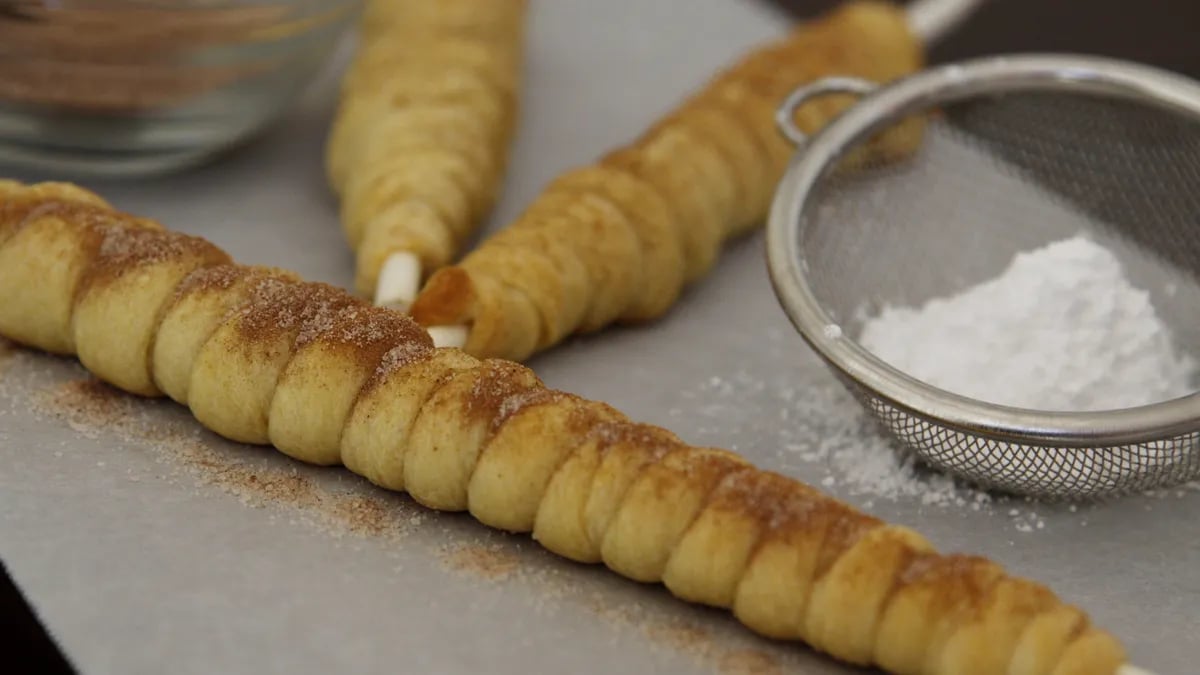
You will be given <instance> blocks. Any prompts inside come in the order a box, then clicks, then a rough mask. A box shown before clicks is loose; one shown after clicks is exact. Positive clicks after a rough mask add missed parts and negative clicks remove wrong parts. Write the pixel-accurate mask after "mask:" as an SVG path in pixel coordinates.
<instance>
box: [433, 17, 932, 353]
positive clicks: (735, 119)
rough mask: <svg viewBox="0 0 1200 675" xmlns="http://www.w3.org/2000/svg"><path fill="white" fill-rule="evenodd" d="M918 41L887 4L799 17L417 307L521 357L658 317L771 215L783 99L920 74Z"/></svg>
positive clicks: (541, 201)
mask: <svg viewBox="0 0 1200 675" xmlns="http://www.w3.org/2000/svg"><path fill="white" fill-rule="evenodd" d="M921 52H922V50H921V47H920V44H919V42H918V40H917V38H916V37H915V36H914V35H912V34H911V33H910V31H909V29H908V25H907V22H906V20H905V16H904V13H903V12H902V11H901V10H900V9H899V8H897V7H895V6H892V5H891V4H890V3H882V2H876V1H874V0H856V1H854V2H850V3H848V4H847V5H846V6H844V7H842V8H840V9H838V10H836V11H834V12H833V13H831V14H830V15H828V16H826V17H823V18H821V19H819V20H816V21H813V22H811V23H808V24H804V25H801V26H800V27H798V28H797V29H795V31H794V32H793V33H792V34H790V35H789V36H787V37H786V38H785V39H782V40H781V41H778V42H775V43H772V44H768V45H766V46H763V47H762V48H759V49H757V50H755V51H752V52H750V53H749V54H747V55H745V56H744V57H743V58H741V59H740V60H739V61H737V62H736V63H734V64H733V65H731V66H730V67H728V68H727V69H725V70H723V71H721V72H720V73H718V74H716V75H715V76H714V77H713V78H712V79H711V80H710V81H709V82H708V83H707V84H706V85H705V86H704V87H703V88H701V89H700V90H699V91H697V92H695V93H694V94H693V95H691V96H690V97H688V98H687V99H686V100H685V101H683V102H682V103H681V104H680V105H678V106H677V107H676V108H675V109H674V110H671V111H670V112H668V113H667V114H666V115H665V116H664V117H663V118H662V119H660V120H658V121H657V122H656V123H655V124H654V125H653V126H652V127H650V128H649V129H648V130H647V131H646V132H645V133H644V134H642V135H641V137H639V138H637V139H636V140H634V141H633V142H632V143H630V144H628V145H626V146H624V147H621V148H617V149H615V150H613V151H612V152H610V153H608V154H606V155H605V156H603V157H602V158H600V159H599V160H597V161H595V162H594V163H592V164H590V165H587V166H582V167H578V168H575V169H572V170H569V171H567V172H565V173H564V174H562V175H560V176H559V177H558V178H556V179H555V180H553V181H551V182H550V183H549V184H548V185H547V186H546V187H545V189H544V190H543V192H542V193H541V195H539V196H538V197H537V198H535V200H534V201H533V202H532V203H531V204H530V205H529V207H528V208H527V209H526V210H525V211H524V212H523V213H522V214H521V215H519V216H518V217H517V219H516V220H515V221H514V222H512V223H511V224H509V225H508V226H507V227H506V228H505V229H503V230H501V231H499V232H498V233H496V234H495V235H493V236H492V237H490V238H489V239H487V240H485V241H484V242H483V243H482V244H481V245H480V246H479V247H478V248H476V249H475V250H473V251H472V252H470V253H469V254H468V255H467V256H465V257H464V259H463V260H461V261H460V262H459V263H458V264H456V265H454V266H450V267H445V268H443V269H441V270H439V271H438V272H436V273H434V275H433V276H432V277H430V279H429V280H428V282H427V283H426V284H425V286H424V288H423V289H422V291H421V293H420V294H419V295H418V297H417V299H416V301H415V303H414V304H413V307H412V315H413V317H414V318H415V319H416V320H417V321H418V322H419V323H421V324H422V325H425V326H441V325H463V326H467V327H469V333H468V336H467V340H466V344H465V345H464V348H465V349H466V350H467V351H468V352H470V353H471V354H473V355H476V356H480V357H501V358H508V359H512V360H516V361H522V360H525V359H526V358H528V357H529V356H531V355H532V354H534V353H536V352H538V351H541V350H544V349H547V348H549V347H551V346H552V345H555V344H557V343H559V342H560V341H562V340H563V339H564V338H566V337H567V336H569V335H572V334H578V333H588V332H592V331H597V330H600V329H602V328H604V327H606V326H608V325H610V324H613V323H631V322H645V321H649V320H653V319H655V318H658V317H660V316H662V315H663V314H665V313H666V312H667V311H668V310H669V309H670V308H671V306H673V305H674V303H675V302H676V300H677V299H678V298H679V296H680V294H681V293H682V291H683V289H684V288H685V287H686V286H687V285H689V284H691V283H693V282H695V281H697V280H699V279H700V278H701V277H703V276H705V275H706V274H707V273H708V271H709V270H710V269H711V268H712V266H713V265H714V263H715V262H716V260H717V257H718V255H719V253H720V251H721V249H722V245H723V244H724V243H725V242H726V241H727V240H729V239H730V238H733V237H736V236H738V235H741V234H743V233H746V232H748V231H750V230H751V229H753V228H755V227H756V226H758V224H759V223H761V222H762V221H763V219H764V217H765V216H766V213H767V210H768V208H769V206H770V201H771V198H772V194H773V192H774V190H775V187H776V185H777V183H778V182H779V180H780V178H781V177H782V175H783V173H784V170H785V168H786V165H787V162H788V160H789V159H790V157H791V155H792V153H793V152H794V148H793V147H792V145H791V143H790V142H789V141H788V140H787V139H786V138H784V137H783V135H782V134H780V133H779V132H778V131H777V130H776V127H775V111H776V109H777V108H778V106H779V105H781V104H782V102H783V100H784V99H785V98H786V97H787V96H788V95H789V94H790V93H791V92H792V91H793V90H794V89H795V88H797V87H798V86H800V85H802V84H805V83H808V82H811V81H813V80H816V79H818V78H820V77H822V76H827V75H840V76H856V77H861V78H865V79H868V80H872V81H886V80H891V79H894V78H897V77H900V76H902V75H906V74H909V73H911V72H913V71H915V70H916V69H917V68H918V67H919V65H920V64H921V60H922V53H921ZM850 103H851V100H848V99H847V97H846V96H827V97H821V98H818V99H814V100H813V101H811V102H810V103H808V104H806V105H804V106H802V107H800V109H799V110H798V111H797V117H796V123H797V124H798V126H799V127H800V128H801V129H803V130H804V131H806V132H809V133H811V132H813V131H816V130H817V129H819V128H820V127H821V126H822V125H823V124H824V123H825V122H826V121H828V120H830V119H831V118H833V117H834V116H835V115H837V114H838V113H839V112H840V111H841V110H843V109H844V108H845V107H846V106H847V105H849V104H850ZM918 129H919V127H917V126H914V125H912V124H908V125H901V126H899V127H897V129H896V130H894V131H892V132H889V133H886V134H884V135H883V136H882V137H880V138H879V139H876V140H875V142H873V143H871V144H868V145H867V146H865V150H864V151H863V152H859V153H858V155H859V156H860V157H859V160H862V159H866V158H868V157H872V156H873V157H889V156H891V155H894V154H897V153H902V152H905V151H907V150H908V149H911V148H912V147H914V146H915V142H916V138H917V137H918V136H919V134H914V133H913V132H914V130H918ZM851 159H852V160H853V159H854V158H851Z"/></svg>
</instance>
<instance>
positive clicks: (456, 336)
mask: <svg viewBox="0 0 1200 675" xmlns="http://www.w3.org/2000/svg"><path fill="white" fill-rule="evenodd" d="M427 330H428V331H429V337H431V338H433V346H434V347H458V348H459V349H461V348H462V347H463V345H465V344H467V327H466V326H430V327H429V328H428V329H427Z"/></svg>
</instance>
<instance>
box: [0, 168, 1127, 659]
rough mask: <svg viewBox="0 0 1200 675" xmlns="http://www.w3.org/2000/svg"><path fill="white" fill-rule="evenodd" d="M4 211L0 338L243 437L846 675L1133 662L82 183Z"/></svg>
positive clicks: (836, 513)
mask: <svg viewBox="0 0 1200 675" xmlns="http://www.w3.org/2000/svg"><path fill="white" fill-rule="evenodd" d="M0 214H4V217H5V219H4V220H2V221H0V335H3V336H4V337H7V338H9V339H12V340H15V341H17V342H20V343H22V344H25V345H28V346H30V347H35V348H40V349H44V350H47V351H53V352H58V353H66V354H70V353H74V354H77V355H78V356H79V358H80V360H81V361H82V362H83V364H84V365H85V366H86V367H87V368H88V369H89V370H90V371H91V372H92V373H93V374H95V375H96V376H97V377H98V378H100V379H103V380H104V381H107V382H109V383H111V384H113V385H115V386H117V387H120V388H122V389H125V390H127V391H129V392H132V393H135V394H140V395H144V396H157V395H166V396H169V397H171V398H173V399H175V400H176V401H178V402H179V403H181V404H184V405H187V406H188V407H189V408H190V409H191V411H192V413H193V414H194V415H195V417H196V418H197V419H198V420H199V421H200V422H201V423H202V424H204V425H205V426H206V427H208V428H209V429H211V430H213V431H214V432H216V433H218V434H221V435H223V436H226V437H228V438H231V439H235V440H239V441H244V442H247V443H261V444H267V443H270V444H272V445H274V446H275V447H277V448H278V449H279V450H280V451H282V452H284V453H286V454H287V455H289V456H291V457H294V458H296V459H299V460H301V461H305V462H310V463H314V464H321V465H336V464H344V465H345V466H346V467H347V468H349V469H350V470H351V471H353V472H355V473H357V474H360V475H362V476H364V477H366V478H367V479H368V480H370V481H371V482H373V483H375V484H377V485H380V486H382V487H384V488H387V489H390V490H404V491H407V492H408V493H409V494H411V496H412V497H413V498H414V499H415V500H416V501H418V502H420V503H421V504H424V505H426V506H429V507H431V508H434V509H440V510H446V511H464V510H465V511H469V512H470V513H471V514H472V515H473V516H474V517H475V518H476V519H478V520H479V521H481V522H482V523H485V524H487V525H490V526H492V527H496V528H500V529H503V530H508V531H512V532H531V533H532V534H533V537H534V538H535V539H536V540H537V541H538V542H540V543H541V544H542V545H543V546H545V547H546V548H547V549H549V550H551V551H553V552H555V553H557V554H560V555H562V556H565V557H567V558H570V559H573V560H577V561H581V562H586V563H603V564H605V565H606V566H607V567H609V568H610V569H612V570H613V571H615V572H617V573H618V574H621V575H624V576H625V577H628V578H630V579H633V580H636V581H641V582H646V583H656V582H661V583H663V584H664V585H665V586H666V587H667V588H668V589H669V590H670V591H671V592H672V593H673V594H675V595H676V596H678V597H680V598H682V599H685V600H688V601H692V602H695V603H701V604H705V605H712V606H715V607H723V608H729V609H731V610H732V611H733V613H734V614H735V615H736V617H737V618H738V619H739V620H740V621H741V622H743V623H744V624H745V625H746V626H748V627H750V628H751V629H753V630H755V631H757V632H758V633H761V634H762V635H765V636H769V637H772V638H778V639H782V640H798V641H803V642H805V643H807V644H809V645H811V646H812V647H814V648H816V649H818V650H821V651H824V652H827V653H828V654H831V655H833V656H835V657H837V658H839V659H842V660H844V661H847V662H850V663H854V664H874V665H877V666H879V667H882V668H883V669H885V670H888V671H890V672H893V673H901V674H910V673H911V674H930V675H932V674H946V675H961V674H963V673H972V674H973V675H993V674H994V675H1047V674H1050V675H1083V674H1087V675H1092V674H1098V673H1113V672H1116V670H1117V668H1118V667H1119V666H1120V665H1121V664H1122V663H1123V661H1124V654H1123V651H1122V647H1121V646H1120V645H1119V644H1118V642H1117V641H1116V640H1115V639H1114V638H1113V637H1112V636H1111V635H1109V634H1108V633H1106V632H1104V631H1102V630H1100V629H1098V628H1096V627H1094V626H1093V625H1092V624H1091V623H1090V622H1089V619H1088V617H1087V616H1085V614H1084V613H1082V612H1081V611H1080V610H1078V609H1076V608H1074V607H1072V606H1069V605H1066V604H1064V603H1063V602H1061V601H1060V600H1059V599H1058V598H1057V597H1056V596H1055V595H1054V594H1053V593H1052V592H1051V591H1049V590H1047V589H1046V588H1044V587H1043V586H1040V585H1038V584H1036V583H1033V582H1031V581H1027V580H1024V579H1020V578H1016V577H1013V576H1009V575H1008V574H1006V573H1005V572H1004V570H1002V569H1001V568H1000V566H998V565H997V564H995V563H993V562H990V561H988V560H986V559H983V558H978V557H972V556H965V555H943V554H940V553H938V552H936V551H935V550H934V548H933V546H932V545H931V544H930V543H929V542H928V541H926V540H925V539H924V538H923V537H922V536H921V535H920V534H918V533H917V532H915V531H913V530H911V529H908V528H906V527H902V526H898V525H890V524H886V523H884V522H881V521H879V520H877V519H875V518H873V517H870V516H868V515H865V514H862V513H860V512H857V511H856V510H854V509H853V508H851V507H850V506H848V505H846V504H843V503H841V502H839V501H836V500H834V499H832V498H830V497H828V496H825V495H823V494H821V493H819V492H818V491H816V490H815V489H813V488H810V487H808V486H806V485H804V484H802V483H800V482H798V481H795V480H793V479H790V478H787V477H784V476H781V475H778V474H775V473H771V472H768V471H763V470H760V469H757V468H755V467H753V466H751V465H750V464H749V463H748V462H747V461H746V460H745V459H742V458H741V457H739V456H737V455H735V454H733V453H731V452H728V451H725V450H720V449H711V448H697V447H691V446H688V445H687V444H685V443H683V442H682V441H681V440H680V439H679V438H677V437H676V436H675V435H674V434H672V433H671V432H669V431H667V430H665V429H662V428H659V427H654V426H649V425H645V424H638V423H635V422H633V421H631V420H630V419H628V418H627V417H625V416H624V415H623V414H622V413H620V412H619V411H617V410H615V409H613V408H611V407H609V406H607V405H605V404H603V403H599V402H595V401H589V400H585V399H583V398H580V397H578V396H574V395H571V394H568V393H565V392H561V391H555V390H551V389H547V388H546V387H545V386H543V384H542V383H541V382H540V381H539V380H538V378H537V377H536V376H535V375H534V373H533V372H532V371H530V370H529V369H528V368H525V367H524V366H521V365H519V364H516V363H513V362H510V361H503V360H495V359H489V360H480V359H478V358H476V357H473V356H470V355H469V354H467V353H465V352H463V351H460V350H457V349H449V348H445V349H435V348H433V347H432V345H431V342H430V339H429V337H428V335H427V334H426V333H425V332H424V331H423V330H421V329H420V328H419V327H418V326H417V324H415V323H414V322H412V321H411V320H410V319H408V318H407V317H405V316H404V315H402V314H401V313H399V312H395V311H392V310H386V309H381V308H376V307H372V306H369V305H368V304H366V303H365V302H363V301H362V300H359V299H357V298H355V297H353V296H351V295H349V294H347V293H344V292H342V291H340V290H337V289H335V288H332V287H330V286H326V285H323V284H318V283H308V282H304V281H302V280H301V279H299V278H297V277H296V276H294V275H292V274H290V273H288V272H285V271H281V270H276V269H270V268H260V267H248V266H242V265H238V264H235V263H233V262H232V261H231V260H230V259H229V257H228V256H227V255H226V254H225V253H223V252H222V251H220V250H219V249H217V248H216V247H214V246H212V245H211V244H209V243H207V242H205V241H204V240H202V239H197V238H195V237H189V236H185V235H182V234H177V233H174V232H170V231H167V230H164V229H163V228H162V227H161V226H160V225H158V224H157V223H155V222H153V221H148V220H144V219H139V218H135V217H132V216H129V215H126V214H123V213H119V212H117V211H114V210H112V209H111V208H110V207H108V206H107V205H106V204H104V202H103V200H101V199H99V198H98V197H95V196H94V195H91V194H89V193H86V192H84V191H82V190H79V189H78V188H72V187H70V186H60V185H37V186H30V187H24V186H21V185H18V184H15V183H3V184H0Z"/></svg>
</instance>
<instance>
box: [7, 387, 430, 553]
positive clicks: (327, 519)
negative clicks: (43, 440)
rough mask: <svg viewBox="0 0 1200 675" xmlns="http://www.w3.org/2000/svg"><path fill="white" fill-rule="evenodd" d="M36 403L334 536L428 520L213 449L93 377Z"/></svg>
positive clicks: (42, 395)
mask: <svg viewBox="0 0 1200 675" xmlns="http://www.w3.org/2000/svg"><path fill="white" fill-rule="evenodd" d="M31 404H32V408H33V411H34V412H35V413H38V414H42V415H45V416H49V417H54V418H56V419H61V420H63V421H65V422H66V423H67V425H68V426H70V427H71V429H73V430H74V431H75V432H76V433H78V434H80V435H81V436H84V437H86V438H92V439H95V438H99V437H101V436H102V435H104V434H115V435H117V436H118V437H119V438H120V439H121V440H123V441H126V442H130V443H134V444H139V445H142V446H145V447H149V448H152V449H154V450H155V451H156V455H157V457H156V458H157V459H159V460H165V461H167V462H171V463H176V464H177V465H179V466H181V467H182V468H183V469H185V470H186V471H187V472H188V473H189V474H190V475H191V476H192V478H193V479H194V480H195V481H196V482H197V483H199V484H202V485H213V486H216V487H218V488H220V489H221V490H223V491H224V492H226V493H228V494H231V495H233V496H235V497H237V498H238V499H240V500H241V502H242V503H244V504H246V505H248V506H253V507H259V508H262V507H269V506H274V507H285V508H289V509H295V510H299V511H301V512H302V513H304V515H305V516H307V517H306V518H305V520H307V521H309V522H311V523H312V524H315V525H317V526H319V527H320V528H321V529H323V530H326V532H327V533H329V534H333V535H335V536H343V535H345V534H347V533H349V534H354V535H358V536H372V537H380V536H383V537H400V536H402V535H404V534H405V533H406V532H407V531H408V530H409V529H410V528H411V527H412V526H413V525H415V524H417V523H419V522H420V520H421V518H422V517H423V512H422V511H421V510H420V509H419V508H418V507H416V506H413V505H411V504H408V503H407V502H405V501H403V498H402V497H400V496H399V495H357V494H346V493H337V492H333V491H330V490H328V489H326V488H323V487H321V486H319V485H318V484H317V483H315V482H314V481H313V480H311V479H310V478H308V477H306V476H304V475H302V474H301V473H300V472H299V470H298V469H297V468H295V467H292V468H289V469H283V468H275V467H264V466H255V465H253V464H251V463H250V462H248V461H246V460H241V459H238V458H235V457H233V456H231V454H230V452H228V451H222V450H220V449H217V448H215V447H213V446H211V445H210V444H209V443H207V442H206V441H205V439H204V437H203V432H202V431H201V430H200V429H198V428H197V427H195V426H194V425H191V424H184V423H181V422H180V421H175V420H169V419H168V420H163V419H156V418H155V417H153V416H152V412H153V409H154V408H155V407H157V406H165V405H170V404H168V403H166V402H163V401H146V400H142V399H138V398H136V397H134V396H130V395H128V394H125V393H123V392H121V391H119V390H117V389H114V388H113V387H110V386H109V385H107V384H104V383H103V382H100V381H99V380H96V379H94V378H90V377H89V378H84V379H75V380H69V381H67V382H63V383H60V384H58V385H54V386H52V387H49V388H46V389H42V390H39V391H36V392H34V395H33V396H32V397H31ZM253 452H254V449H252V448H251V449H247V450H246V453H247V454H248V455H252V453H253ZM100 461H103V460H100ZM131 480H132V479H131Z"/></svg>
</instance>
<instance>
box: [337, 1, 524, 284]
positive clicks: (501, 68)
mask: <svg viewBox="0 0 1200 675" xmlns="http://www.w3.org/2000/svg"><path fill="white" fill-rule="evenodd" d="M526 4H527V3H526V0H438V1H437V2H428V1H427V0H370V1H368V2H367V3H366V7H365V10H364V14H363V18H362V21H361V27H362V30H361V36H360V43H359V49H358V52H357V53H356V55H355V57H354V59H353V62H352V63H351V65H350V68H349V70H348V71H347V72H346V74H345V76H344V78H343V81H342V90H341V95H340V102H339V107H338V110H337V112H336V114H335V118H334V122H333V127H332V129H331V132H330V136H329V139H328V140H327V145H326V170H327V174H328V179H329V182H330V184H331V186H332V187H333V189H334V191H335V192H336V193H337V194H338V195H339V197H340V199H341V221H342V225H343V228H344V230H345V234H346V237H347V240H348V242H349V244H350V246H351V247H352V248H353V249H354V250H355V252H356V258H357V273H356V278H355V286H356V288H357V290H358V291H359V293H361V294H363V295H370V294H372V293H373V292H374V291H375V289H376V283H377V281H378V278H379V274H380V270H381V268H382V267H383V265H384V263H385V261H387V260H388V258H389V257H390V256H391V255H393V254H396V253H402V252H405V253H410V254H412V255H415V256H416V257H417V258H418V259H419V261H420V263H421V266H422V268H423V269H424V270H427V271H432V270H434V269H437V268H438V267H441V266H443V265H446V264H448V263H450V262H451V261H452V260H453V259H454V258H455V257H456V256H457V254H458V252H459V250H460V248H461V247H462V246H464V245H465V243H466V242H467V241H468V240H469V239H470V238H471V237H472V236H473V234H474V233H475V231H476V229H477V228H478V226H479V225H480V224H481V223H482V222H483V221H484V220H485V219H486V216H487V215H488V213H490V211H491V208H492V205H493V204H494V202H495V198H496V194H497V193H498V190H499V186H500V184H501V182H502V179H503V176H504V173H505V168H506V166H507V161H508V152H509V146H510V143H511V141H512V138H513V135H514V127H515V124H514V121H515V118H516V116H517V103H518V99H519V88H520V71H521V64H522V62H523V59H522V48H523V44H524V17H525V12H526Z"/></svg>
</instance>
